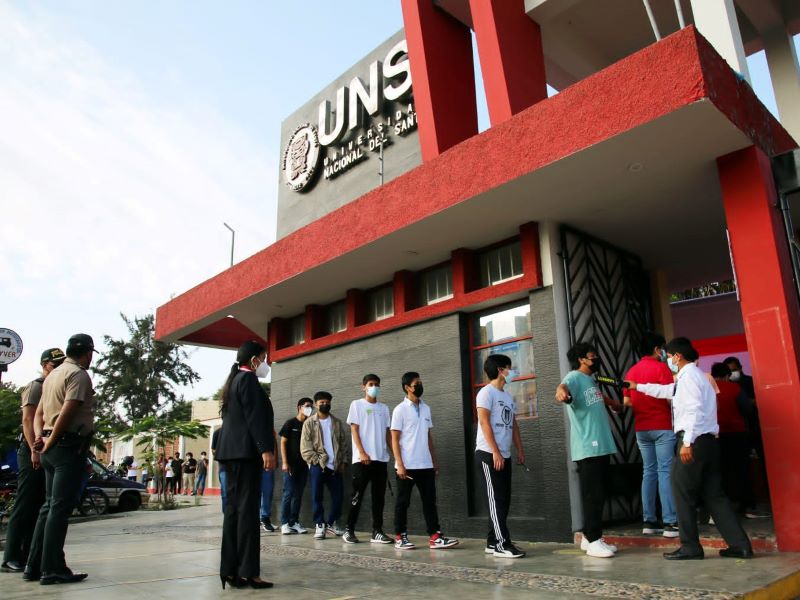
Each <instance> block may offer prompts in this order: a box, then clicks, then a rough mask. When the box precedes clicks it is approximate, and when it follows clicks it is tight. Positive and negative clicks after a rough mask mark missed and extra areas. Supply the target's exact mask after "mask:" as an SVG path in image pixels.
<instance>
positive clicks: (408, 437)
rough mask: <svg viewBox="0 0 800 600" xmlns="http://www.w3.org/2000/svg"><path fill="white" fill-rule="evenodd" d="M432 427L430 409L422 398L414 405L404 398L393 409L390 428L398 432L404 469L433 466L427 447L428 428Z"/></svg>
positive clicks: (429, 467) (430, 467)
mask: <svg viewBox="0 0 800 600" xmlns="http://www.w3.org/2000/svg"><path fill="white" fill-rule="evenodd" d="M418 409H419V410H418ZM432 427H433V421H432V420H431V409H430V407H429V406H428V405H427V404H425V403H424V402H423V401H422V400H420V401H419V404H418V405H417V406H415V405H414V403H413V402H411V400H409V399H408V398H406V399H405V400H403V401H402V402H401V403H400V404H398V405H397V407H396V408H395V409H394V412H393V413H392V430H394V431H399V432H400V456H401V458H402V459H403V465H404V466H405V468H406V469H432V468H433V458H432V457H431V451H430V448H428V430H429V429H431V428H432Z"/></svg>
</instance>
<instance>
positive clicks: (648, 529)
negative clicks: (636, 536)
mask: <svg viewBox="0 0 800 600" xmlns="http://www.w3.org/2000/svg"><path fill="white" fill-rule="evenodd" d="M663 532H664V528H663V527H659V526H658V523H656V522H655V521H645V522H644V524H643V525H642V533H643V534H644V535H658V534H659V533H663Z"/></svg>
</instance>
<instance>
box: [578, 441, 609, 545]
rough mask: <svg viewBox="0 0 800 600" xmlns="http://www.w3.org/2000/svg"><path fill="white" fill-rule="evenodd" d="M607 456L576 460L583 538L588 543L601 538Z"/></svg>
mask: <svg viewBox="0 0 800 600" xmlns="http://www.w3.org/2000/svg"><path fill="white" fill-rule="evenodd" d="M608 460H609V459H608V455H606V456H590V457H589V458H584V459H582V460H576V461H575V464H576V465H577V466H578V478H579V479H580V482H581V505H582V506H583V537H585V538H586V541H588V542H589V543H591V542H593V541H595V540H599V539H600V538H601V537H603V507H604V506H605V503H606V472H607V471H608Z"/></svg>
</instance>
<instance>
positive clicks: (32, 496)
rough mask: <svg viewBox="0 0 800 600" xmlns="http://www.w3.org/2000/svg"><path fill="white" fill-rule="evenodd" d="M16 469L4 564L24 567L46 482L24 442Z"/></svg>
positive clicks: (20, 447) (18, 453) (42, 472)
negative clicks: (17, 471) (35, 467)
mask: <svg viewBox="0 0 800 600" xmlns="http://www.w3.org/2000/svg"><path fill="white" fill-rule="evenodd" d="M17 465H18V466H19V473H18V475H17V495H16V497H15V498H14V510H13V512H12V513H11V518H10V519H9V520H8V531H7V532H6V550H5V553H4V554H3V562H8V561H15V562H18V563H19V564H21V565H24V564H25V563H26V562H27V560H28V551H29V550H30V548H31V540H32V539H33V528H34V527H35V526H36V519H37V517H38V516H39V509H41V508H42V504H43V503H44V494H45V480H44V469H43V468H41V467H40V468H38V469H34V468H33V463H31V450H30V448H29V447H28V444H27V442H25V441H22V442H21V443H20V445H19V449H18V450H17Z"/></svg>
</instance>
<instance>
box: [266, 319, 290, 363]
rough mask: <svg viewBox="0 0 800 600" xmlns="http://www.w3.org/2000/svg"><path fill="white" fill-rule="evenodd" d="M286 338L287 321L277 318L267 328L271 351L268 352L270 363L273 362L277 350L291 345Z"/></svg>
mask: <svg viewBox="0 0 800 600" xmlns="http://www.w3.org/2000/svg"><path fill="white" fill-rule="evenodd" d="M286 338H287V324H286V319H282V318H281V317H275V318H274V319H272V320H271V321H270V322H269V325H268V327H267V340H268V341H269V351H268V352H267V355H268V357H269V359H270V361H272V356H273V355H274V354H275V351H276V350H280V349H281V348H285V347H286V346H288V345H289V344H288V340H287V339H286Z"/></svg>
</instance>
